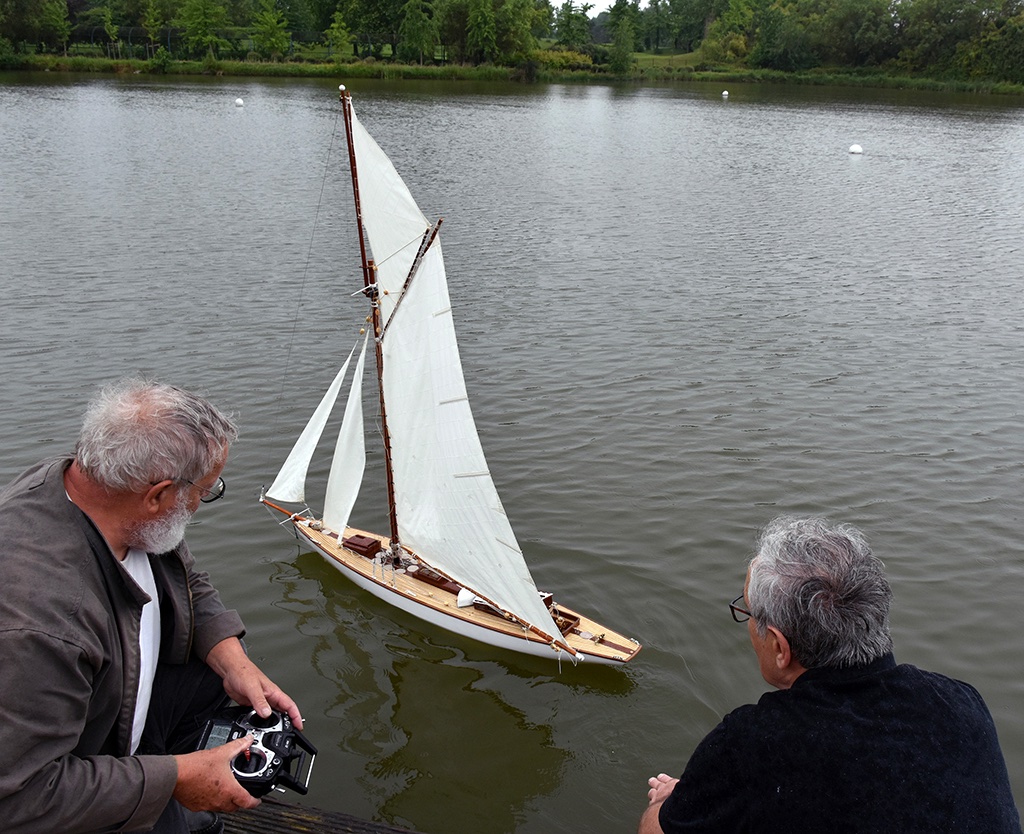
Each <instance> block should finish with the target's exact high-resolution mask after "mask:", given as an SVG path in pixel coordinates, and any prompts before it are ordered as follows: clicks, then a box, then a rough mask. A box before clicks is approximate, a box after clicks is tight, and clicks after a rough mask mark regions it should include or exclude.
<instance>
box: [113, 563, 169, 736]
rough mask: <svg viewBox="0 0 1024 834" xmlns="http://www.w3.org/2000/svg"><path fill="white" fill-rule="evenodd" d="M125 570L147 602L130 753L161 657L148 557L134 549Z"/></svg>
mask: <svg viewBox="0 0 1024 834" xmlns="http://www.w3.org/2000/svg"><path fill="white" fill-rule="evenodd" d="M121 564H122V565H124V567H125V570H127V571H128V573H130V574H131V575H132V579H134V580H135V582H136V584H138V586H139V587H140V588H142V590H143V591H145V592H146V593H147V594H149V598H150V601H149V602H147V603H146V604H145V605H144V606H143V607H142V623H141V624H140V626H139V656H140V657H141V659H142V662H141V665H140V666H139V691H138V696H137V697H136V699H135V719H134V720H133V721H132V753H134V752H135V750H136V748H137V747H138V746H139V740H140V739H141V738H142V730H143V728H144V727H145V726H146V715H147V714H148V713H149V700H150V697H151V696H152V694H153V677H154V675H156V661H157V658H158V657H159V656H160V600H159V599H158V598H157V592H156V581H155V580H154V579H153V568H152V567H151V566H150V564H149V556H147V555H146V553H145V552H143V551H142V550H136V549H135V548H134V547H133V548H131V549H130V550H129V551H128V555H127V556H125V558H124V561H123V562H122V563H121Z"/></svg>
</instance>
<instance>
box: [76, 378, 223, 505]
mask: <svg viewBox="0 0 1024 834" xmlns="http://www.w3.org/2000/svg"><path fill="white" fill-rule="evenodd" d="M237 437H238V429H237V427H236V426H235V424H234V423H233V422H232V421H231V419H230V418H229V417H227V416H225V415H224V414H222V413H221V412H220V411H218V410H217V409H216V408H215V407H214V406H213V405H211V404H210V403H209V402H207V401H206V400H205V399H203V398H202V397H200V396H198V395H196V394H192V393H190V392H188V391H184V390H182V389H181V388H175V387H174V386H172V385H164V384H162V383H158V382H149V381H146V380H142V379H123V380H119V381H117V382H114V383H111V384H109V385H106V386H104V387H103V388H102V389H100V391H99V393H98V394H97V395H96V396H95V397H94V398H93V400H92V402H90V403H89V407H88V409H87V410H86V413H85V418H84V420H83V422H82V432H81V435H80V436H79V439H78V445H77V446H76V447H75V459H76V460H77V461H78V465H79V466H80V467H81V468H82V470H83V471H84V472H85V473H86V475H88V476H89V477H90V478H92V479H93V480H94V481H96V482H98V483H100V484H103V485H104V486H106V487H108V488H111V489H117V490H132V491H135V490H139V489H142V488H143V487H144V486H146V485H147V484H151V483H158V482H159V481H162V480H165V479H170V480H185V481H197V480H199V479H200V478H202V477H203V476H204V475H207V474H208V473H210V472H211V471H212V470H213V469H214V467H215V466H216V464H217V462H218V461H219V459H220V457H221V456H222V455H223V454H224V451H225V448H226V447H228V446H230V445H231V443H233V442H234V440H235V439H236V438H237Z"/></svg>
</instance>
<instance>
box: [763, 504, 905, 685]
mask: <svg viewBox="0 0 1024 834" xmlns="http://www.w3.org/2000/svg"><path fill="white" fill-rule="evenodd" d="M891 600H892V589H891V588H890V587H889V582H888V580H887V579H886V578H885V566H884V565H883V564H882V561H881V560H880V559H879V558H878V557H877V556H875V555H874V554H873V553H872V552H871V548H870V547H869V546H868V543H867V540H866V539H865V538H864V535H863V534H862V533H861V532H860V530H858V529H857V528H856V527H852V526H850V525H848V524H839V525H831V524H829V522H827V521H826V520H825V519H821V518H810V519H795V518H786V517H782V518H777V519H775V520H774V521H772V522H771V523H770V524H769V525H768V526H767V527H766V528H765V529H764V530H763V531H762V533H761V536H760V538H759V539H758V547H757V555H756V556H755V557H754V558H753V559H752V560H751V562H750V583H749V584H748V586H747V602H748V603H749V606H750V612H751V614H752V615H753V619H754V620H755V626H756V628H757V631H758V633H759V634H760V635H761V636H762V637H763V636H764V635H765V633H766V632H767V628H768V626H774V627H775V628H777V629H778V630H779V631H781V632H782V633H783V634H784V635H785V636H786V639H787V640H788V641H789V646H790V651H791V652H792V653H793V657H794V658H795V659H796V660H797V661H798V662H799V663H800V664H801V665H802V666H804V667H805V668H807V669H813V668H816V667H831V668H843V667H847V666H855V665H861V664H865V663H870V662H871V661H872V660H876V659H877V658H879V657H882V656H883V655H885V654H887V653H889V652H891V651H892V637H891V636H890V634H889V604H890V602H891Z"/></svg>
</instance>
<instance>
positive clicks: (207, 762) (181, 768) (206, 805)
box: [174, 736, 260, 812]
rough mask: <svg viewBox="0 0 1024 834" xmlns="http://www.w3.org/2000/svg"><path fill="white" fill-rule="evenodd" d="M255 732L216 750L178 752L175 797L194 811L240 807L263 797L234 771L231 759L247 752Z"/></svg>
mask: <svg viewBox="0 0 1024 834" xmlns="http://www.w3.org/2000/svg"><path fill="white" fill-rule="evenodd" d="M250 744H252V736H246V737H245V738H238V739H235V740H234V741H232V742H229V743H227V744H222V745H221V746H220V747H214V748H213V749H212V750H199V751H198V752H196V753H185V754H184V755H180V756H175V757H174V760H175V761H176V762H177V763H178V781H177V782H176V783H175V785H174V798H175V799H177V800H178V802H180V803H181V804H182V805H184V806H185V807H186V808H188V809H189V810H190V811H226V812H231V811H237V810H238V809H239V808H255V807H256V806H257V805H259V804H260V801H259V800H258V799H257V798H256V797H254V796H252V795H251V794H250V793H249V792H248V791H247V790H246V789H245V788H243V787H242V786H241V785H240V784H239V783H238V780H237V779H236V778H235V774H234V773H232V772H231V762H232V761H233V760H234V759H235V757H236V756H239V755H241V754H243V753H245V751H246V750H248V749H249V745H250Z"/></svg>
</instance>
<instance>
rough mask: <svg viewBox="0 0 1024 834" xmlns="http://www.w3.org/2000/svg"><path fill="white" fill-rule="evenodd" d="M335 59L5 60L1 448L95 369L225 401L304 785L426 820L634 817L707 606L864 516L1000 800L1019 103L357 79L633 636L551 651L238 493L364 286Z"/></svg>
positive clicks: (722, 661) (1008, 741) (578, 537)
mask: <svg viewBox="0 0 1024 834" xmlns="http://www.w3.org/2000/svg"><path fill="white" fill-rule="evenodd" d="M335 83H336V82H331V83H327V82H298V81H291V82H282V83H271V82H267V83H262V82H251V81H239V80H230V79H217V80H207V81H202V80H192V81H185V80H181V79H172V80H167V81H154V80H152V79H143V78H141V77H132V78H126V79H116V80H114V79H96V78H79V77H53V76H39V77H34V76H32V77H28V76H10V75H7V76H4V75H0V264H2V267H0V292H2V294H3V306H2V313H0V315H2V319H3V327H2V328H0V385H2V390H3V393H4V396H3V400H2V404H0V448H2V450H3V454H2V457H0V475H2V480H4V481H6V480H8V479H9V478H10V477H11V476H13V475H14V474H15V473H16V472H18V471H19V470H20V469H22V468H23V467H25V466H27V465H28V464H30V463H32V462H33V461H35V460H36V459H38V458H40V457H42V456H44V455H47V454H51V453H56V452H60V451H64V450H67V449H70V448H71V446H72V444H73V441H74V436H75V433H76V429H77V423H78V420H79V415H80V413H81V410H82V408H83V406H84V404H85V402H86V401H87V399H88V397H89V396H90V394H91V393H92V391H93V390H94V388H95V386H96V385H97V384H98V383H100V382H102V381H105V380H108V379H110V378H112V377H116V376H118V375H121V374H123V373H142V374H147V375H152V376H155V377H159V378H163V379H166V380H169V381H173V382H175V383H178V384H182V385H185V386H189V387H193V388H197V389H200V390H202V391H204V392H205V393H207V394H208V395H209V396H210V397H211V398H212V399H214V400H215V401H216V402H218V403H220V404H222V405H223V406H225V407H226V408H229V409H231V410H233V411H235V412H237V414H238V417H239V421H240V423H241V426H242V430H243V436H242V438H241V439H240V441H239V443H238V444H237V446H236V448H235V450H234V452H233V454H232V458H231V460H230V461H229V464H228V468H227V470H226V471H225V478H226V480H227V483H228V492H227V498H226V500H225V501H222V502H219V503H218V504H216V505H213V506H211V507H208V508H204V509H203V511H202V513H201V519H202V523H201V524H199V525H197V526H196V527H194V528H193V530H192V532H190V540H191V541H192V543H193V549H194V550H196V551H197V553H198V554H199V555H200V558H201V559H202V560H203V562H204V564H205V566H207V567H208V569H209V570H210V571H211V573H212V574H213V576H214V578H215V580H216V582H217V584H218V586H219V587H220V588H221V589H222V592H223V593H224V595H225V596H226V597H227V598H228V600H229V601H230V603H231V604H232V605H234V606H236V607H238V608H239V610H240V611H241V612H242V614H243V616H244V618H245V619H246V622H247V623H248V625H249V637H248V639H249V642H250V644H251V647H252V649H253V652H254V654H255V655H256V656H257V657H258V659H259V661H260V662H261V663H262V664H263V666H264V667H265V668H266V670H267V671H268V672H269V673H270V674H271V675H272V676H273V677H275V679H277V680H278V682H280V683H281V684H282V685H283V686H284V687H285V688H286V689H287V690H288V691H289V692H290V693H292V694H293V695H294V696H295V697H296V698H298V699H299V701H300V703H301V706H302V711H303V714H304V715H305V716H307V720H308V730H309V734H310V735H311V737H312V738H313V740H314V741H315V742H316V743H317V744H318V745H319V746H320V749H321V753H322V755H321V757H320V759H318V761H317V765H316V769H315V771H314V777H313V786H312V789H311V791H310V795H309V797H308V799H307V800H306V801H307V802H309V803H310V804H314V805H318V806H321V807H327V808H334V809H339V810H344V811H347V812H349V813H353V814H357V815H359V816H362V817H365V818H374V819H379V820H386V821H388V822H391V823H394V824H398V825H404V826H409V827H411V828H415V829H417V830H420V831H423V832H426V834H442V833H445V832H453V833H454V834H458V833H459V832H478V831H487V832H568V831H594V832H612V831H621V830H626V831H628V830H632V829H633V826H635V821H636V819H637V817H638V815H639V813H640V811H641V809H642V807H643V805H644V803H645V801H646V784H645V781H646V778H647V776H648V775H650V774H651V773H653V772H657V771H659V770H665V771H667V772H670V773H677V772H679V771H681V769H682V767H683V765H684V763H685V761H686V758H687V757H688V755H689V753H690V751H691V750H692V748H693V746H694V745H695V744H696V743H697V742H698V741H699V740H700V738H701V737H703V735H704V734H705V733H706V732H707V731H708V730H709V729H710V728H711V727H712V726H713V725H714V724H715V723H716V721H717V720H718V719H719V718H720V717H721V715H723V714H724V713H725V712H727V711H728V710H730V709H731V708H732V707H734V706H736V705H738V704H740V703H743V702H745V701H751V700H754V699H756V698H757V697H758V695H759V693H760V692H761V691H763V689H764V684H763V683H762V682H761V680H760V677H759V675H758V672H757V667H756V663H755V661H754V658H753V654H752V652H751V651H750V647H749V644H748V642H747V638H746V632H745V630H744V628H743V627H742V626H736V625H735V624H734V623H733V622H732V620H731V619H730V617H729V613H728V610H727V608H726V603H727V602H728V601H729V600H731V599H732V598H733V597H735V596H736V595H737V594H738V593H739V592H740V589H741V587H742V582H743V575H744V569H745V560H746V559H747V558H748V556H749V554H750V550H751V547H752V543H753V539H754V536H755V533H756V530H757V528H758V527H759V526H760V525H762V524H764V523H765V522H766V521H767V520H769V519H770V518H771V517H773V516H774V515H776V514H779V513H783V512H795V513H820V514H826V515H829V516H831V517H833V518H835V519H838V520H845V521H850V522H853V523H855V524H858V525H860V526H861V527H862V528H863V529H864V530H865V531H866V532H867V534H868V535H869V537H870V538H871V540H872V542H873V544H874V546H875V549H876V550H877V552H878V553H879V554H880V555H881V556H882V557H883V559H885V561H886V563H887V565H888V568H889V572H890V575H891V578H892V582H893V586H894V591H895V596H896V601H895V609H894V615H893V627H894V636H895V640H896V645H897V657H898V659H900V660H902V661H906V662H912V663H915V664H918V665H920V666H923V667H926V668H930V669H933V670H936V671H940V672H943V673H946V674H949V675H953V676H955V677H959V678H962V679H965V680H968V681H970V682H972V683H973V684H975V685H976V686H977V687H978V688H979V689H980V690H981V692H982V694H983V695H984V696H985V698H986V700H987V701H988V703H989V706H990V707H991V709H992V712H993V714H994V716H995V719H996V723H997V725H998V728H999V732H1000V737H1001V739H1002V743H1003V747H1004V751H1005V753H1006V758H1007V762H1008V765H1009V768H1010V773H1011V778H1012V780H1013V785H1014V790H1015V794H1016V796H1017V800H1018V805H1020V803H1021V802H1022V800H1024V717H1022V715H1024V713H1022V711H1021V708H1020V705H1021V703H1022V702H1024V662H1022V660H1021V648H1020V634H1021V625H1022V623H1024V617H1022V614H1021V610H1020V608H1021V598H1022V593H1024V556H1022V549H1021V542H1022V541H1024V513H1022V507H1021V493H1022V474H1024V431H1022V429H1021V417H1022V406H1024V356H1022V342H1024V301H1022V289H1024V285H1022V282H1024V244H1022V234H1021V227H1022V220H1024V189H1022V188H1021V186H1020V183H1021V167H1022V165H1021V160H1022V159H1024V102H1021V101H1020V100H1019V99H996V98H955V97H947V96H938V95H922V94H908V93H903V92H877V91H876V92H850V91H838V90H821V89H792V88H784V87H739V88H735V87H734V88H731V89H730V93H731V95H730V97H729V98H728V100H723V98H722V97H721V95H720V93H721V89H720V88H719V87H713V86H696V85H695V86H686V87H674V88H634V87H630V88H626V89H615V88H610V87H565V86H550V87H511V86H509V87H506V86H502V87H492V86H484V87H480V86H475V85H471V84H461V85H442V84H416V83H391V84H384V83H365V82H360V83H357V84H354V85H352V86H353V89H354V94H355V101H356V107H357V109H358V111H359V113H360V117H361V119H362V121H363V122H364V124H365V125H366V126H367V127H368V128H369V129H370V130H371V132H373V133H374V135H375V136H376V137H377V139H378V141H379V142H380V144H381V145H382V146H383V147H384V149H385V150H386V151H387V152H388V153H389V154H390V155H391V157H392V159H393V160H394V162H395V163H396V165H397V167H398V168H399V170H400V171H401V172H402V173H403V174H404V175H405V178H406V180H407V182H408V183H409V185H410V187H411V188H412V190H413V192H414V193H415V194H416V195H417V197H418V198H419V199H420V202H421V206H422V207H423V209H424V212H425V213H426V214H427V215H428V216H429V217H433V216H442V215H443V216H444V218H445V223H444V227H443V235H444V238H445V255H446V259H447V261H448V271H449V277H450V281H451V284H452V296H453V304H454V308H455V314H456V321H457V325H458V326H459V334H460V340H461V346H462V353H463V359H464V363H465V369H466V377H467V384H468V387H469V389H470V395H471V397H472V399H473V402H474V410H475V413H476V417H477V422H478V424H479V427H480V430H481V434H482V436H483V442H484V447H485V449H486V451H487V453H488V457H489V460H490V464H491V468H492V470H493V473H494V477H495V480H496V482H497V484H498V488H499V490H500V491H501V493H502V497H503V500H504V503H505V508H506V510H507V511H508V513H509V515H510V517H511V519H512V522H513V526H514V527H515V529H516V531H517V533H518V535H519V537H520V540H521V543H522V544H523V546H524V549H525V551H526V553H527V557H528V560H529V562H530V564H531V567H532V569H533V572H534V575H535V577H536V579H537V582H538V584H539V585H540V586H541V587H544V588H549V589H551V590H555V591H556V592H557V594H558V596H559V598H561V599H564V600H565V601H566V602H567V603H569V604H575V605H576V606H577V607H581V608H584V609H586V610H588V611H591V612H594V613H597V614H599V615H600V617H601V618H602V619H603V620H605V621H607V622H608V623H609V624H610V625H614V626H615V627H617V628H618V629H620V630H622V631H625V632H626V633H628V634H631V635H634V636H635V637H637V638H638V639H639V640H640V641H641V642H642V643H644V645H645V648H644V650H643V652H642V653H641V654H640V655H639V657H638V658H637V660H636V661H635V664H634V665H632V667H631V668H630V669H628V670H627V671H618V670H609V669H594V668H576V669H573V668H571V667H566V668H563V669H562V670H561V672H559V670H558V668H557V667H556V665H555V664H554V663H545V662H541V661H539V660H538V661H533V660H526V659H520V658H519V657H518V656H515V655H511V654H505V653H501V652H498V651H497V650H490V649H487V648H485V647H481V646H479V645H476V644H473V643H470V642H467V641H463V640H461V639H460V638H456V637H453V636H451V635H449V634H447V633H445V632H441V631H437V630H434V629H431V628H429V627H420V625H419V624H418V622H417V621H415V620H412V619H410V618H408V617H407V616H406V615H404V614H401V613H398V612H396V611H394V610H392V609H390V608H389V607H387V606H385V605H384V604H382V603H380V602H378V601H377V600H375V599H373V598H371V597H369V596H368V595H367V594H365V593H363V592H361V591H359V590H357V589H356V588H355V587H354V586H352V585H350V584H347V583H346V582H345V581H344V580H343V579H342V578H341V576H340V575H339V574H337V573H335V572H334V571H333V570H332V569H331V568H329V567H328V566H327V565H326V564H324V563H323V562H322V561H321V560H320V559H319V557H315V556H313V555H311V554H309V553H303V552H300V550H299V549H298V547H297V546H296V543H295V541H294V540H293V539H292V538H290V536H289V535H288V534H287V533H286V532H285V531H284V530H282V529H278V528H277V527H275V520H274V519H272V518H271V517H270V516H269V515H268V514H267V511H266V510H264V509H263V508H261V507H260V506H259V505H258V503H257V501H256V498H257V495H258V492H259V488H260V485H261V484H265V483H269V481H270V480H272V478H273V475H274V474H275V472H276V466H278V465H279V464H280V462H281V461H282V460H283V458H284V456H285V454H286V453H287V450H288V449H289V448H290V445H291V443H292V442H293V440H294V437H295V436H296V434H297V432H298V431H299V429H300V428H301V425H302V423H303V422H304V421H305V419H306V417H307V416H308V414H309V413H310V412H311V411H312V409H313V408H314V406H315V405H316V402H317V401H318V399H319V396H320V393H321V392H322V389H323V388H324V387H325V386H326V384H327V383H328V382H329V379H330V376H331V375H332V374H333V372H334V369H335V368H336V366H337V364H338V363H339V362H340V361H341V360H342V359H343V358H344V356H345V355H346V354H347V351H348V349H349V347H350V346H351V344H352V342H353V341H354V333H355V331H354V330H353V326H354V325H353V322H354V321H355V318H357V317H358V316H359V315H361V314H362V312H363V309H362V307H361V306H360V305H359V304H358V301H354V300H352V299H350V298H349V293H350V292H352V291H354V290H355V289H356V288H357V287H358V285H359V277H358V252H357V249H356V247H355V241H354V227H353V219H352V207H351V194H350V191H349V186H348V172H347V167H346V163H345V162H344V159H343V154H342V148H341V146H340V144H339V142H340V136H339V135H338V133H337V131H338V130H339V129H340V127H341V126H340V121H339V117H338V107H337V103H336V96H335V94H334V89H335ZM239 97H241V98H243V99H244V107H236V106H235V99H236V98H239ZM854 143H856V144H859V145H861V146H862V147H863V149H864V153H863V154H862V155H851V154H849V153H848V149H849V147H850V145H852V144H854ZM325 466H326V465H324V466H321V467H320V469H319V470H317V472H315V473H314V475H316V474H319V475H322V474H323V473H324V471H325ZM370 468H371V469H372V470H373V471H374V472H378V471H379V469H380V458H379V455H374V456H372V457H371V460H370ZM311 500H316V499H315V498H312V497H311ZM382 502H383V487H382V486H371V487H369V488H368V489H366V490H364V495H363V496H362V497H361V499H360V505H359V506H358V507H357V517H356V518H355V519H354V521H357V522H361V523H364V526H370V527H379V526H381V525H382V524H383V517H384V513H383V510H382V507H381V505H382Z"/></svg>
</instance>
